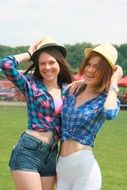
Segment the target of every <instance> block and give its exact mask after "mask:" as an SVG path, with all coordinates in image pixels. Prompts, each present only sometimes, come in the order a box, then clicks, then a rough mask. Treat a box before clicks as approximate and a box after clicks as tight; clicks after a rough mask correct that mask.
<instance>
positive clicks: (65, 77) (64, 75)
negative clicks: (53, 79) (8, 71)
mask: <svg viewBox="0 0 127 190" xmlns="http://www.w3.org/2000/svg"><path fill="white" fill-rule="evenodd" d="M42 52H46V53H48V54H50V55H51V56H52V57H54V58H55V59H56V60H57V62H58V64H59V67H60V72H59V74H58V85H59V86H60V87H61V86H62V84H63V83H66V84H69V83H71V82H72V81H73V75H72V72H71V69H70V67H69V64H68V62H67V60H66V59H65V58H64V56H63V55H62V53H61V52H60V50H59V49H58V48H54V47H48V48H44V49H42V51H40V52H39V54H38V56H37V57H36V59H35V60H34V61H33V64H32V65H31V66H30V67H29V68H28V69H27V70H26V71H25V73H24V74H27V73H28V72H29V71H31V70H33V77H35V78H37V79H39V80H42V79H43V76H42V75H41V74H40V71H39V64H38V58H39V55H40V54H41V53H42Z"/></svg>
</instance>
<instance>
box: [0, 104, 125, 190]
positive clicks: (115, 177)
mask: <svg viewBox="0 0 127 190" xmlns="http://www.w3.org/2000/svg"><path fill="white" fill-rule="evenodd" d="M126 117H127V111H121V112H120V114H119V116H118V117H117V119H115V120H112V121H107V122H106V123H105V125H104V127H103V129H102V130H101V131H100V133H99V134H98V136H97V138H96V141H95V148H94V154H95V157H96V158H97V161H98V163H99V165H100V167H101V171H102V175H103V187H102V190H126V189H127V137H126V136H127V118H126ZM26 125H27V118H26V108H25V107H6V106H1V107H0V190H15V188H14V185H13V181H12V179H11V175H10V171H9V167H8V161H9V157H10V152H11V149H12V146H13V145H14V144H15V143H16V142H17V140H18V139H19V136H20V134H21V133H22V132H23V131H24V130H25V129H26Z"/></svg>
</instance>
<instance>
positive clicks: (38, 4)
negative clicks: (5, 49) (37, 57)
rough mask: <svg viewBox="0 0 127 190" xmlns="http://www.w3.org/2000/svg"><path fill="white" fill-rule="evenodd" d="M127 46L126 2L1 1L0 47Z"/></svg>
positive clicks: (68, 0) (99, 0)
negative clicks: (42, 42) (47, 40)
mask: <svg viewBox="0 0 127 190" xmlns="http://www.w3.org/2000/svg"><path fill="white" fill-rule="evenodd" d="M45 36H52V37H54V38H55V40H56V41H57V42H58V43H60V44H72V45H73V44H75V43H82V42H90V43H92V44H98V43H102V42H105V41H108V42H111V43H113V44H117V45H119V44H123V43H127V0H88V1H87V0H0V45H5V46H6V45H7V46H11V47H16V46H22V45H30V44H31V43H32V42H34V41H36V40H38V39H41V38H43V37H45Z"/></svg>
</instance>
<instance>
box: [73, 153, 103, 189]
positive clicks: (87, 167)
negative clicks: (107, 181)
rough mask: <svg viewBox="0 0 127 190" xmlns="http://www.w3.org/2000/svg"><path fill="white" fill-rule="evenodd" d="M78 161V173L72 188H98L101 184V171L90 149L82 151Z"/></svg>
mask: <svg viewBox="0 0 127 190" xmlns="http://www.w3.org/2000/svg"><path fill="white" fill-rule="evenodd" d="M79 163H80V165H79V169H77V172H78V175H77V178H76V180H75V182H74V184H73V188H72V190H100V189H101V184H102V177H101V171H100V167H99V165H98V163H97V161H96V159H95V158H94V156H93V153H92V151H91V152H87V151H82V152H81V155H80V158H79Z"/></svg>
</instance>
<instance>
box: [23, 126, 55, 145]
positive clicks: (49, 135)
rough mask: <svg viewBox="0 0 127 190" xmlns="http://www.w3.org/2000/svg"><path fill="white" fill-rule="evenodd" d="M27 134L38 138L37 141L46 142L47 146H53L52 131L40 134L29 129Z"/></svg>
mask: <svg viewBox="0 0 127 190" xmlns="http://www.w3.org/2000/svg"><path fill="white" fill-rule="evenodd" d="M25 132H26V133H28V134H30V135H31V136H33V137H36V138H37V139H39V140H41V141H44V142H46V143H47V144H51V141H52V136H53V132H52V131H48V132H40V131H33V130H29V129H27V130H26V131H25Z"/></svg>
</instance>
